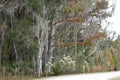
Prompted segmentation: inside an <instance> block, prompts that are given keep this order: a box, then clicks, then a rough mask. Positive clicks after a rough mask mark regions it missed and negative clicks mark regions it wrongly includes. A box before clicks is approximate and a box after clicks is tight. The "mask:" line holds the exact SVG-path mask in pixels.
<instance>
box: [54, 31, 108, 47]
mask: <svg viewBox="0 0 120 80" xmlns="http://www.w3.org/2000/svg"><path fill="white" fill-rule="evenodd" d="M104 37H106V34H105V33H102V32H99V33H96V34H95V35H93V36H91V37H89V38H87V39H86V41H81V42H80V41H79V42H78V41H77V42H76V41H74V42H68V43H59V44H57V45H56V46H57V47H67V46H73V45H76V44H78V45H83V44H93V41H94V40H95V39H102V38H104Z"/></svg>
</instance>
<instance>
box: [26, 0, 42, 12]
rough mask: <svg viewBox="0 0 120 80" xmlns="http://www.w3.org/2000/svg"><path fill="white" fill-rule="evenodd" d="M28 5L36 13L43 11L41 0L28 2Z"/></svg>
mask: <svg viewBox="0 0 120 80" xmlns="http://www.w3.org/2000/svg"><path fill="white" fill-rule="evenodd" d="M28 5H29V6H30V7H31V8H32V9H33V10H34V11H36V12H38V13H40V12H41V11H42V9H43V4H42V1H41V0H28Z"/></svg>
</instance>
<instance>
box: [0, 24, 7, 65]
mask: <svg viewBox="0 0 120 80" xmlns="http://www.w3.org/2000/svg"><path fill="white" fill-rule="evenodd" d="M5 27H6V26H5V24H3V25H1V26H0V66H1V64H2V59H1V58H2V56H1V55H2V48H3V45H4V28H5Z"/></svg>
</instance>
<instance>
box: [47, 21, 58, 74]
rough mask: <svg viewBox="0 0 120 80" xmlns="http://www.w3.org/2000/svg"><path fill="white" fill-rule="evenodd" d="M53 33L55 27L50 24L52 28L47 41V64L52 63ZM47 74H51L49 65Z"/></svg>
mask: <svg viewBox="0 0 120 80" xmlns="http://www.w3.org/2000/svg"><path fill="white" fill-rule="evenodd" d="M55 31H56V27H55V26H54V23H52V26H51V28H50V40H49V51H48V57H47V58H48V61H47V64H49V63H52V59H53V50H54V48H55V47H54V42H55ZM47 72H48V73H50V72H51V65H48V70H47Z"/></svg>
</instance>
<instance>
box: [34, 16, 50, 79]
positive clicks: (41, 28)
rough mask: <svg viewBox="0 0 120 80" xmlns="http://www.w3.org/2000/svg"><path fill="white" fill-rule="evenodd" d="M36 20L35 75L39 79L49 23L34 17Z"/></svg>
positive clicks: (46, 44) (46, 46) (46, 45)
mask: <svg viewBox="0 0 120 80" xmlns="http://www.w3.org/2000/svg"><path fill="white" fill-rule="evenodd" d="M36 19H37V30H36V35H37V39H38V45H39V51H38V55H37V74H38V77H40V76H41V75H42V73H43V71H42V63H43V61H42V55H43V53H44V51H45V49H46V51H47V50H48V24H49V22H48V21H47V20H44V19H43V18H40V17H39V16H37V15H36Z"/></svg>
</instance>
